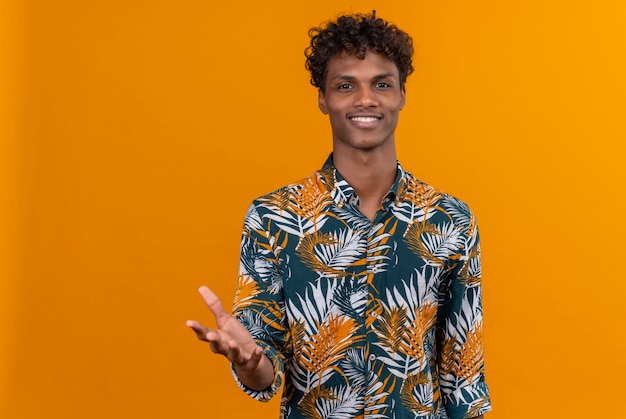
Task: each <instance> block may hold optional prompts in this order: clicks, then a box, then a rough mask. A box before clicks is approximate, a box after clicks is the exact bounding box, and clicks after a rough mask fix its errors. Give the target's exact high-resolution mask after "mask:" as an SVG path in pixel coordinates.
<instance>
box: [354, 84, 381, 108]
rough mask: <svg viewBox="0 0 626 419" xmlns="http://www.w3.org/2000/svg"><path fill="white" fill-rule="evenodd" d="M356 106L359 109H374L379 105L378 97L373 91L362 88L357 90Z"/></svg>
mask: <svg viewBox="0 0 626 419" xmlns="http://www.w3.org/2000/svg"><path fill="white" fill-rule="evenodd" d="M354 105H355V106H356V107H357V108H372V107H376V106H377V105H378V103H377V99H376V95H375V93H374V92H373V91H372V89H370V88H368V87H362V88H360V89H358V90H357V92H356V96H355V102H354Z"/></svg>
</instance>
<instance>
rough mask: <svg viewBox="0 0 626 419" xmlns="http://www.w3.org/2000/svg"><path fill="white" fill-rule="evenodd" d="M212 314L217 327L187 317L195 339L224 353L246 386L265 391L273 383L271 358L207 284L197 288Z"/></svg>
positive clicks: (218, 352)
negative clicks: (209, 326)
mask: <svg viewBox="0 0 626 419" xmlns="http://www.w3.org/2000/svg"><path fill="white" fill-rule="evenodd" d="M198 291H199V293H200V295H201V296H202V298H203V299H204V302H205V303H206V305H207V306H208V307H209V310H211V313H213V316H214V317H215V321H216V323H217V329H210V328H208V327H205V326H204V325H202V324H201V323H200V322H198V321H196V320H188V321H187V326H189V327H190V328H191V329H192V330H193V331H194V332H195V334H196V336H197V337H198V339H200V340H203V341H205V342H208V343H209V346H210V348H211V350H212V351H213V352H215V353H216V354H220V355H224V356H225V357H226V358H227V359H228V360H229V361H230V362H232V363H233V364H234V366H235V372H236V373H237V376H238V377H239V379H240V380H241V381H242V382H243V383H244V384H245V385H246V386H248V387H250V388H252V389H255V390H264V389H266V388H267V387H269V385H270V384H271V383H272V381H273V378H274V370H273V367H272V363H271V362H270V360H269V359H268V358H267V357H266V356H265V355H264V354H263V349H262V348H261V347H259V346H258V345H257V344H256V343H255V341H254V339H253V338H252V335H250V332H248V329H246V328H245V327H244V326H243V325H242V324H241V323H239V321H238V320H237V319H236V318H234V317H233V316H232V315H230V314H228V313H227V312H226V310H224V306H223V305H222V303H221V301H220V300H219V298H218V297H217V295H215V293H214V292H213V291H211V290H210V289H209V288H208V287H205V286H202V287H200V289H199V290H198Z"/></svg>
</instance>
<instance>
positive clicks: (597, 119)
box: [0, 0, 626, 419]
mask: <svg viewBox="0 0 626 419" xmlns="http://www.w3.org/2000/svg"><path fill="white" fill-rule="evenodd" d="M374 8H375V9H377V11H378V14H379V16H382V17H384V18H385V19H388V20H391V21H393V22H396V23H397V24H398V25H399V26H400V27H401V28H403V29H405V30H406V31H408V32H409V33H410V34H411V35H412V36H413V37H414V40H415V45H416V49H417V53H416V56H415V66H416V72H415V74H414V75H413V76H412V77H410V79H409V82H408V85H407V89H408V94H407V98H408V104H407V106H406V107H405V109H404V111H403V113H402V115H401V121H400V127H399V129H398V132H397V140H398V152H399V156H400V159H401V161H402V163H403V165H404V166H405V167H406V168H408V169H409V170H410V171H412V172H413V173H414V174H416V175H417V176H418V177H420V178H421V179H422V180H424V181H427V182H429V183H431V184H433V185H436V186H437V187H439V188H441V189H443V190H445V191H448V192H450V193H452V194H453V195H456V196H459V197H461V198H462V199H464V200H465V201H467V202H468V203H469V204H470V206H471V207H472V208H473V210H474V212H475V213H476V214H477V216H478V219H479V223H480V226H481V236H482V241H483V256H484V267H483V275H484V305H485V316H486V320H485V328H486V344H487V379H488V383H489V385H490V387H491V391H492V398H493V406H494V412H493V413H491V414H489V418H493V419H496V418H507V419H511V418H522V417H529V416H532V417H542V418H553V417H563V418H565V417H567V418H579V417H580V418H582V417H618V416H620V413H623V412H624V410H625V409H624V407H623V401H622V400H620V397H621V394H622V393H623V392H624V390H626V386H625V384H624V382H625V377H624V376H625V375H626V365H625V362H626V361H625V359H626V358H625V357H624V342H625V340H624V337H623V335H624V330H625V327H624V323H625V322H624V320H626V318H625V315H624V308H623V307H624V295H625V294H626V286H625V285H624V284H625V282H626V281H625V279H626V278H625V274H624V266H623V262H624V255H623V253H624V251H623V242H624V237H625V235H626V229H625V227H624V225H625V223H626V222H625V220H624V218H625V217H624V216H625V215H626V211H624V200H623V192H624V183H625V181H626V176H625V169H624V165H625V164H626V162H625V154H626V153H625V152H624V151H625V146H624V142H625V140H626V122H625V120H626V82H625V80H626V78H625V77H624V75H625V74H626V29H625V28H626V5H625V4H624V2H623V1H622V0H614V1H609V0H595V1H592V0H589V1H564V0H558V1H544V0H542V1H538V0H532V1H501V0H489V1H445V2H443V1H438V2H435V1H415V0H405V1H387V2H374V1H362V2H350V1H341V0H340V1H338V0H332V1H331V0H323V1H317V2H303V3H298V2H293V1H281V2H265V3H262V2H243V3H242V2H229V1H221V2H210V1H206V0H204V1H199V0H182V1H180V2H172V1H163V0H158V1H156V0H153V1H139V0H135V1H128V0H123V1H122V0H106V1H104V0H90V1H82V0H81V1H78V0H74V1H71V0H59V1H55V2H52V1H50V2H48V1H34V0H21V1H20V0H4V1H3V2H2V3H1V4H0V43H1V45H2V47H3V48H2V52H1V54H2V55H1V56H0V59H1V60H2V66H1V70H0V71H2V72H3V73H2V75H1V77H0V88H1V89H2V90H1V91H0V118H2V120H1V121H2V125H1V130H2V131H1V132H0V135H1V138H2V143H1V148H0V199H2V205H1V208H0V211H2V214H1V215H2V216H1V217H0V223H1V224H0V228H1V230H0V232H1V234H2V236H1V238H2V239H1V240H0V246H1V247H0V251H1V253H0V275H1V279H2V280H1V282H0V327H1V329H0V342H1V345H0V397H1V399H0V417H2V418H7V419H13V418H17V419H21V418H59V419H60V418H64V419H67V418H76V419H78V418H80V419H83V418H94V419H100V418H102V419H105V418H106V419H110V418H122V419H123V418H129V419H130V418H141V417H146V418H147V417H149V418H153V419H157V418H198V417H204V418H230V417H235V418H239V417H252V416H251V415H253V414H254V415H255V416H254V417H259V418H276V417H277V416H278V415H277V409H278V404H277V402H278V398H276V399H275V400H274V401H272V402H270V403H269V404H261V403H258V402H255V401H254V400H252V399H250V398H248V396H246V395H244V394H243V393H241V392H240V391H239V390H238V388H237V387H236V386H235V384H234V382H233V380H232V378H231V376H230V372H229V369H228V367H227V365H226V363H225V362H224V360H223V359H220V358H218V357H215V356H211V354H210V353H209V349H208V347H206V345H204V344H202V343H200V342H198V341H197V340H196V339H195V337H194V336H193V335H192V333H191V332H190V331H189V330H187V328H186V327H185V320H187V319H188V318H196V319H201V320H204V321H210V316H209V313H208V311H207V310H206V308H205V307H204V306H203V303H202V301H201V299H200V298H199V296H198V295H197V293H196V288H197V287H198V286H199V285H201V284H207V285H210V286H211V287H213V288H214V289H215V290H216V291H217V292H218V294H219V295H220V296H221V297H222V298H223V300H224V301H225V302H226V305H229V302H230V300H231V298H232V294H233V291H234V286H235V276H236V271H237V267H238V246H239V236H240V230H241V223H242V220H243V216H244V213H245V210H246V208H247V206H248V204H249V202H250V201H251V200H252V199H253V198H255V197H256V196H258V195H260V194H262V193H265V192H269V191H270V190H273V189H275V188H277V187H279V186H282V185H283V184H285V183H288V182H290V181H295V180H297V179H300V178H301V177H303V176H305V175H307V174H309V173H310V172H311V171H313V170H315V169H317V168H318V167H320V165H321V164H322V163H323V161H324V159H325V157H326V156H327V154H328V152H329V151H330V145H331V143H330V130H329V127H328V122H327V120H326V118H325V117H324V116H323V115H321V114H320V113H319V111H318V110H317V104H316V92H315V90H314V88H313V87H311V86H310V85H309V84H308V74H307V73H306V71H305V70H304V68H303V62H304V57H303V54H302V51H303V49H304V47H305V46H306V45H307V43H308V37H307V30H308V28H309V27H311V26H314V25H317V24H318V23H319V22H321V21H325V20H328V19H329V18H333V17H334V16H336V15H337V13H339V12H342V11H365V12H367V11H370V10H371V9H374Z"/></svg>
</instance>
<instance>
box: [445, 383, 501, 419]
mask: <svg viewBox="0 0 626 419" xmlns="http://www.w3.org/2000/svg"><path fill="white" fill-rule="evenodd" d="M444 404H445V407H446V412H447V413H448V417H449V418H450V419H466V418H474V417H476V416H480V415H482V414H484V413H487V412H490V411H491V399H490V398H489V388H488V387H487V384H486V383H485V382H484V381H478V382H476V383H473V384H471V385H469V386H465V387H462V388H459V389H457V390H455V391H453V392H452V393H451V394H448V395H446V396H445V403H444Z"/></svg>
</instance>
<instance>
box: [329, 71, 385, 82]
mask: <svg viewBox="0 0 626 419" xmlns="http://www.w3.org/2000/svg"><path fill="white" fill-rule="evenodd" d="M386 78H393V74H391V73H382V74H377V75H375V76H374V77H372V80H382V79H386ZM335 80H346V81H354V80H356V77H354V76H350V75H348V74H342V75H339V76H337V77H335Z"/></svg>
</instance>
